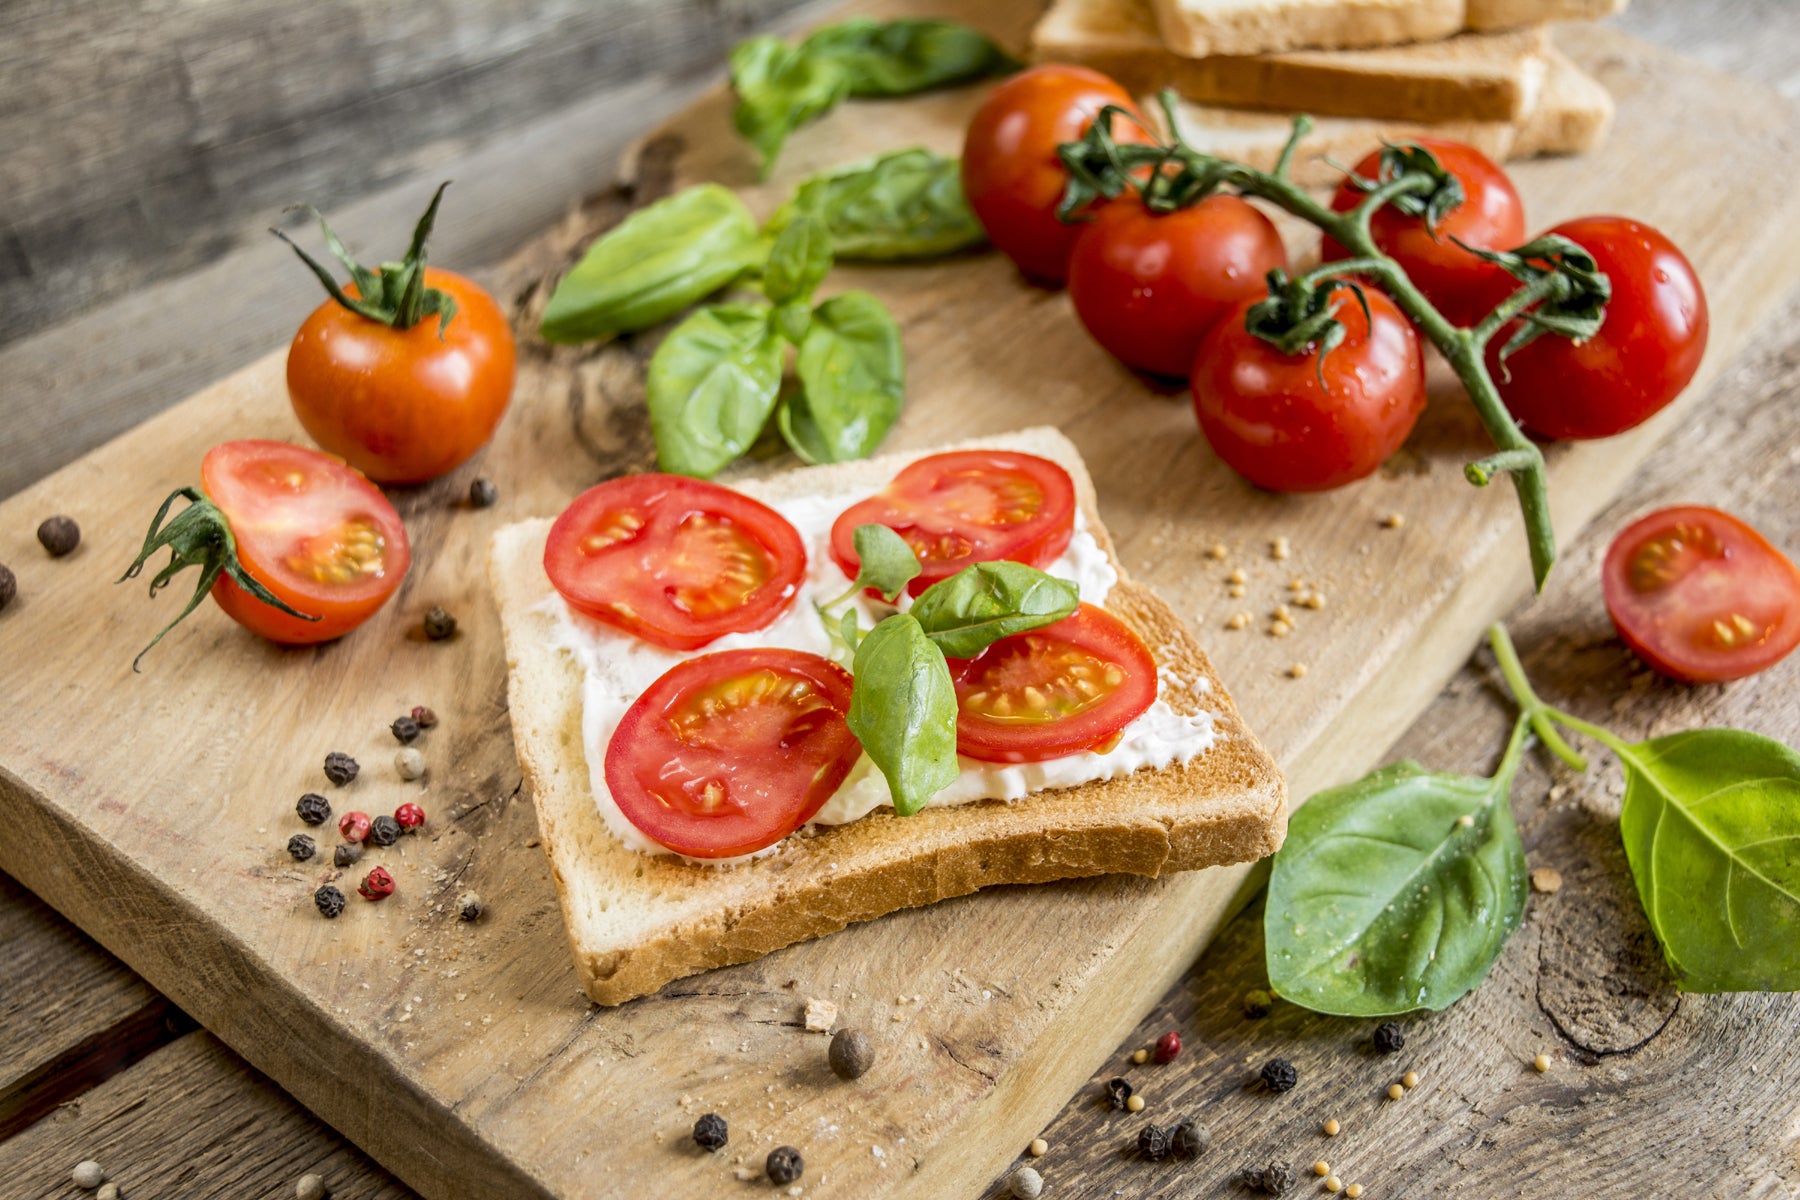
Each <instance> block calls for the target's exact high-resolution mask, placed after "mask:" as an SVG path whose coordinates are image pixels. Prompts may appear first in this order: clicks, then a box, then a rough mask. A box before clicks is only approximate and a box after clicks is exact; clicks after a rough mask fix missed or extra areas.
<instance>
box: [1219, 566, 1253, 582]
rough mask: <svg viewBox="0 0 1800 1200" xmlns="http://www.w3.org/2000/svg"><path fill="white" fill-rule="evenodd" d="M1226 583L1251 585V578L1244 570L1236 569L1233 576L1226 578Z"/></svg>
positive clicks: (1233, 570) (1232, 573)
mask: <svg viewBox="0 0 1800 1200" xmlns="http://www.w3.org/2000/svg"><path fill="white" fill-rule="evenodd" d="M1225 582H1226V583H1249V582H1250V577H1249V576H1248V575H1246V574H1244V568H1242V567H1234V568H1233V569H1232V572H1231V574H1229V575H1227V576H1226V577H1225Z"/></svg>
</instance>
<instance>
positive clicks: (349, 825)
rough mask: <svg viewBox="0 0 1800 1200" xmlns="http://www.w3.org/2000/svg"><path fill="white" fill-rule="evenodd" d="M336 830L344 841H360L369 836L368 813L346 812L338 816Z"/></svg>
mask: <svg viewBox="0 0 1800 1200" xmlns="http://www.w3.org/2000/svg"><path fill="white" fill-rule="evenodd" d="M338 832H339V833H341V834H343V836H344V840H345V841H346V842H360V841H362V840H363V839H364V838H366V837H368V836H369V814H368V813H361V812H347V813H345V814H344V815H343V816H341V817H339V818H338Z"/></svg>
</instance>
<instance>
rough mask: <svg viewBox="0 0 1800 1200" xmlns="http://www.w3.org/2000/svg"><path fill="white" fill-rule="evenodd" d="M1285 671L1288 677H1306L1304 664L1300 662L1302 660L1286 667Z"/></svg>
mask: <svg viewBox="0 0 1800 1200" xmlns="http://www.w3.org/2000/svg"><path fill="white" fill-rule="evenodd" d="M1287 673H1288V677H1289V678H1290V679H1305V678H1306V664H1305V663H1302V662H1297V663H1295V664H1294V665H1293V666H1291V667H1289V668H1288V670H1287Z"/></svg>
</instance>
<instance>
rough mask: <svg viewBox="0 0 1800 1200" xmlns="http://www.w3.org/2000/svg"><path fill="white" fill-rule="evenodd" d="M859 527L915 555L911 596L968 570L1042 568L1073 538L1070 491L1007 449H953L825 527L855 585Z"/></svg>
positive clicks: (1058, 475)
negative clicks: (890, 537)
mask: <svg viewBox="0 0 1800 1200" xmlns="http://www.w3.org/2000/svg"><path fill="white" fill-rule="evenodd" d="M859 525H886V526H887V527H888V528H889V529H892V530H893V531H894V532H895V533H897V534H899V535H900V536H901V537H902V538H903V539H905V541H906V543H907V545H909V546H911V547H912V548H913V552H914V553H915V554H917V555H918V556H919V567H920V571H919V575H918V577H917V578H915V579H914V580H913V581H912V583H911V584H909V585H908V587H907V590H908V591H910V592H911V593H912V594H913V595H915V596H917V595H918V594H919V593H920V592H922V591H924V590H925V589H926V588H928V587H930V586H931V585H932V584H934V583H936V582H937V581H938V580H940V579H948V578H949V577H950V576H952V575H954V574H956V573H957V572H958V571H960V570H962V569H963V568H964V567H966V566H969V565H971V564H973V563H979V562H992V561H994V560H996V559H1002V558H1005V559H1011V560H1012V561H1013V562H1022V563H1024V564H1025V565H1027V566H1032V567H1042V566H1045V565H1047V564H1049V563H1050V562H1052V561H1054V560H1055V558H1056V556H1057V555H1059V554H1061V553H1062V552H1063V551H1064V550H1066V549H1067V548H1068V545H1069V538H1070V536H1071V535H1073V533H1074V531H1075V484H1074V481H1073V480H1071V479H1070V478H1069V473H1068V472H1067V471H1065V470H1063V469H1062V468H1061V467H1059V466H1057V465H1056V464H1055V463H1053V462H1051V461H1050V460H1049V459H1046V458H1039V457H1037V456H1036V455H1034V454H1017V453H1014V452H1012V451H1009V450H956V451H951V452H950V453H948V454H933V455H929V456H927V457H925V458H921V459H919V460H917V461H916V462H912V463H909V464H907V465H906V466H905V467H903V468H902V469H901V471H900V473H899V474H898V475H896V476H894V478H893V480H892V482H890V483H889V484H888V485H887V487H886V488H885V489H884V490H883V491H882V492H880V493H879V494H877V495H874V496H870V497H869V498H868V499H867V500H863V501H859V502H858V503H856V504H852V505H851V506H850V507H849V508H847V509H845V510H844V512H843V513H842V514H841V515H840V516H839V517H838V519H837V520H836V521H835V522H833V523H832V526H831V557H832V558H833V559H835V560H836V561H837V564H838V566H840V567H842V568H843V570H844V574H845V576H846V577H848V578H851V579H855V578H856V572H857V568H858V566H859V565H860V562H861V560H860V559H858V558H857V556H856V544H855V541H854V538H855V535H856V529H857V526H859Z"/></svg>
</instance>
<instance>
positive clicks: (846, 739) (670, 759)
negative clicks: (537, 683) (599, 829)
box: [606, 648, 862, 858]
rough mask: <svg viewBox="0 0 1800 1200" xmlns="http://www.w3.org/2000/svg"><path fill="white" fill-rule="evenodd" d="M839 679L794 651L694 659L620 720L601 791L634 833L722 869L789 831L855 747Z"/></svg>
mask: <svg viewBox="0 0 1800 1200" xmlns="http://www.w3.org/2000/svg"><path fill="white" fill-rule="evenodd" d="M850 691H851V680H850V674H849V672H847V671H845V670H844V669H843V668H842V667H840V666H838V665H837V664H836V663H834V662H832V661H830V660H829V659H825V658H821V657H819V656H818V655H816V654H807V653H805V652H803V651H799V650H780V649H772V648H757V649H749V650H727V651H724V652H722V653H718V654H703V655H700V656H699V657H697V658H690V659H688V660H686V661H685V662H682V663H679V664H677V665H676V666H674V667H671V668H670V669H669V670H668V671H667V672H665V673H664V674H663V675H662V676H661V677H660V678H658V679H657V681H656V682H655V683H653V684H651V685H650V687H649V689H648V690H646V691H645V692H644V694H643V695H642V696H639V697H638V699H637V701H636V702H635V703H633V704H632V706H631V707H630V708H629V709H628V710H627V711H626V713H625V716H624V718H623V719H621V720H620V722H619V727H618V729H617V730H616V731H615V732H614V733H613V736H612V741H611V742H610V743H609V744H608V745H607V748H606V786H607V788H608V790H609V791H611V792H612V795H613V799H614V801H616V802H617V804H618V806H619V810H620V811H621V812H622V813H623V814H624V815H625V818H626V819H627V820H629V821H630V822H631V823H632V824H633V825H634V826H636V827H637V828H638V829H639V830H641V831H643V833H644V834H645V835H646V836H648V837H650V838H653V839H654V840H655V841H657V842H658V843H660V844H661V845H663V846H666V847H668V848H669V849H671V850H674V851H676V852H677V853H680V854H685V855H688V856H689V857H691V858H730V857H734V856H736V855H740V854H750V853H753V852H755V851H757V850H761V849H763V848H764V847H766V846H771V845H773V844H775V843H776V842H778V841H780V840H781V839H782V838H784V837H786V836H787V835H788V834H790V833H792V832H794V830H796V829H798V828H800V826H802V825H804V824H805V823H806V822H807V821H809V820H811V819H812V817H813V815H814V814H815V813H817V812H818V811H819V809H820V808H821V807H823V806H824V804H825V802H826V801H827V800H829V799H830V798H831V796H832V793H834V792H836V791H837V789H838V787H839V786H840V785H841V784H842V783H843V782H844V779H845V777H846V776H848V775H849V774H850V769H851V768H852V767H853V766H855V765H856V760H857V759H858V758H859V757H860V756H861V755H862V746H861V744H859V743H858V742H857V740H856V737H855V735H854V734H852V733H851V732H850V726H849V725H848V724H847V723H846V722H845V720H844V714H845V713H846V712H848V711H849V707H850Z"/></svg>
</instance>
